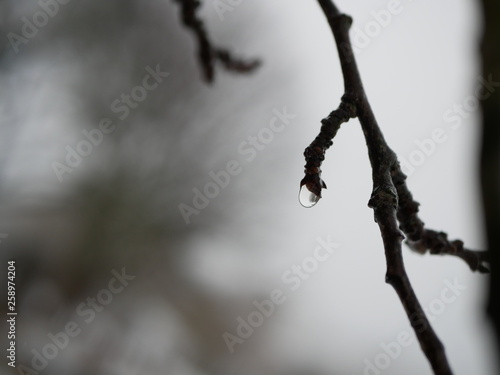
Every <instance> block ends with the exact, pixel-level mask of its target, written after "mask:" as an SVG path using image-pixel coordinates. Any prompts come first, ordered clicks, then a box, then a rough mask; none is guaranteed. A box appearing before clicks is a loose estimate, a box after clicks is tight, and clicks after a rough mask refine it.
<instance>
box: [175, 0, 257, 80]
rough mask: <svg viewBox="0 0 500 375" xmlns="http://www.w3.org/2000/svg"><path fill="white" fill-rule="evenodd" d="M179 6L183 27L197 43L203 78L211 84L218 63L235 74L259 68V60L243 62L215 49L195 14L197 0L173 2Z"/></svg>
mask: <svg viewBox="0 0 500 375" xmlns="http://www.w3.org/2000/svg"><path fill="white" fill-rule="evenodd" d="M174 1H175V2H177V3H179V4H180V5H181V12H182V21H183V23H184V25H185V26H186V27H187V28H188V29H190V30H192V32H193V33H194V34H195V36H196V39H197V41H198V60H199V62H200V65H201V68H202V71H203V78H204V79H205V81H207V82H208V83H212V82H213V80H214V76H215V63H216V62H217V61H218V62H220V63H221V64H222V66H223V67H224V68H225V69H226V70H228V71H232V72H236V73H250V72H253V71H254V70H255V69H256V68H257V67H259V65H260V64H261V63H260V60H258V59H251V60H244V59H240V58H237V57H235V56H233V55H232V53H231V52H230V51H229V50H227V49H224V48H219V47H216V46H214V45H213V44H212V42H211V41H210V39H209V38H208V33H207V31H206V30H205V25H204V24H203V21H202V20H201V19H200V18H199V17H198V16H197V14H196V12H197V9H198V7H199V6H200V5H201V3H200V1H199V0H174Z"/></svg>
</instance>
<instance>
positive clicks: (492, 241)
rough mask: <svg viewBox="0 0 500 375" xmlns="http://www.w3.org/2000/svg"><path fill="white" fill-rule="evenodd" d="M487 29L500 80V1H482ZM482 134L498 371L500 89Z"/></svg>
mask: <svg viewBox="0 0 500 375" xmlns="http://www.w3.org/2000/svg"><path fill="white" fill-rule="evenodd" d="M480 3H481V6H482V10H483V19H484V28H483V35H482V40H481V60H482V72H483V76H484V77H487V76H489V75H491V76H492V77H493V78H494V80H495V81H498V80H499V79H500V49H499V48H498V46H499V45H500V23H499V22H498V19H499V17H500V3H499V2H498V1H495V0H481V1H480ZM481 110H482V115H483V120H482V135H481V138H482V139H481V155H480V163H479V167H480V168H479V170H480V176H479V177H480V181H481V195H482V201H483V212H484V221H485V224H486V233H485V234H486V239H487V243H488V248H489V249H490V251H491V254H490V257H491V259H490V260H491V262H490V265H491V278H490V283H489V293H488V294H489V295H488V305H487V311H488V315H489V317H490V319H491V322H492V323H493V324H492V326H493V329H494V330H495V333H496V341H497V342H496V343H497V353H498V355H497V356H496V359H497V371H499V370H500V360H499V358H500V350H499V349H500V296H499V293H500V277H499V276H500V193H499V192H500V173H499V170H498V165H499V163H500V90H498V89H497V90H495V91H493V92H492V93H491V96H490V97H489V98H487V99H486V100H481Z"/></svg>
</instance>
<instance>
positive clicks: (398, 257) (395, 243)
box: [301, 0, 479, 375]
mask: <svg viewBox="0 0 500 375" xmlns="http://www.w3.org/2000/svg"><path fill="white" fill-rule="evenodd" d="M318 3H319V5H320V6H321V8H322V10H323V12H324V14H325V16H326V17H327V19H328V23H329V24H330V27H331V29H332V32H333V35H334V37H335V41H336V45H337V50H338V53H339V58H340V63H341V67H342V74H343V76H344V89H345V93H344V96H343V97H342V102H341V105H340V106H339V109H337V110H336V111H334V112H332V114H331V115H330V118H333V119H334V120H333V121H325V120H324V121H323V122H322V123H323V125H322V127H321V132H320V135H319V136H318V137H317V138H316V139H315V140H314V141H313V142H312V143H311V145H310V146H309V147H308V148H307V149H306V151H305V152H304V155H305V157H306V166H305V173H306V177H305V178H304V180H302V181H301V185H306V187H307V188H308V189H309V190H310V191H311V192H312V193H314V194H316V195H317V196H318V199H319V197H321V189H322V188H323V184H324V183H323V181H322V180H321V178H320V173H321V170H320V166H321V162H322V161H323V159H324V152H325V151H326V149H327V148H328V147H329V146H330V145H331V144H332V139H333V137H334V136H335V134H336V133H337V130H338V129H339V128H340V124H341V123H342V122H346V121H348V120H349V118H351V117H358V118H359V121H360V123H361V127H362V130H363V133H364V136H365V140H366V144H367V147H368V154H369V158H370V163H371V166H372V179H373V191H372V195H371V198H370V200H369V202H368V205H369V207H371V208H373V210H374V214H375V221H376V222H377V223H378V225H379V228H380V232H381V235H382V240H383V243H384V249H385V256H386V262H387V273H386V282H387V283H389V284H391V285H392V287H393V288H394V289H395V291H396V293H397V294H398V296H399V298H400V300H401V303H402V304H403V307H404V309H405V311H406V314H407V316H408V319H409V320H410V323H411V325H412V327H413V329H414V331H415V334H416V335H417V338H418V341H419V343H420V346H421V348H422V351H423V352H424V354H425V355H426V357H427V359H428V360H429V362H430V365H431V367H432V369H433V371H434V374H436V375H450V374H452V371H451V369H450V366H449V364H448V360H447V358H446V354H445V350H444V346H443V344H442V343H441V341H440V340H439V338H438V337H437V335H436V333H435V332H434V330H433V328H432V327H431V325H430V323H429V321H428V319H427V317H426V316H425V313H424V311H423V309H422V306H421V305H420V302H419V301H418V299H417V296H416V294H415V292H414V291H413V288H412V286H411V283H410V281H409V279H408V275H407V274H406V270H405V267H404V263H403V257H402V241H403V239H404V235H403V233H402V232H401V230H400V227H399V225H398V217H399V218H400V219H401V220H402V223H403V225H402V227H403V228H402V229H403V230H405V229H407V230H410V229H413V230H415V229H416V227H415V226H414V225H410V221H411V220H415V218H417V219H418V216H416V213H417V212H418V209H417V210H416V211H415V210H414V212H411V213H410V214H408V215H407V212H406V211H405V210H408V207H410V206H416V207H418V204H416V202H414V201H413V198H412V196H411V194H410V193H409V190H408V189H407V187H406V182H405V178H406V176H404V174H402V172H401V171H400V168H399V163H398V160H397V156H396V154H395V153H394V151H392V150H391V149H390V147H389V146H388V145H387V142H386V141H385V139H384V136H383V134H382V132H381V130H380V127H379V126H378V124H377V121H376V119H375V116H374V114H373V112H372V109H371V107H370V104H369V102H368V99H367V97H366V94H365V90H364V88H363V85H362V81H361V77H360V75H359V71H358V68H357V65H356V61H355V58H354V54H353V51H352V46H351V42H350V39H349V29H350V26H351V23H352V19H351V18H350V17H349V16H347V15H344V14H342V13H340V12H339V10H338V9H337V7H336V6H335V5H334V3H333V1H331V0H318ZM346 108H348V110H345V109H346ZM405 194H406V195H405ZM401 205H402V206H401ZM415 225H417V227H418V228H420V229H423V223H422V222H421V221H420V219H418V222H417V223H416V224H415ZM420 226H421V227H420ZM415 233H416V234H417V235H418V234H420V235H421V237H419V238H418V240H419V241H421V240H423V237H422V235H423V234H425V233H427V234H428V235H429V238H430V237H431V236H430V235H431V234H432V233H433V232H432V231H425V230H420V231H418V230H417V231H414V233H413V234H415ZM413 238H417V237H413ZM431 242H432V241H429V242H428V243H426V244H425V245H426V246H427V245H432V243H431ZM455 248H456V249H460V251H456V253H457V254H456V255H458V253H461V255H462V257H463V258H464V259H465V258H467V256H465V255H463V254H465V252H464V249H463V246H462V247H460V246H458V244H457V243H455ZM467 254H469V253H468V252H467ZM470 264H471V263H469V265H470ZM477 269H479V267H478V268H477Z"/></svg>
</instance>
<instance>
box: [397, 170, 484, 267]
mask: <svg viewBox="0 0 500 375" xmlns="http://www.w3.org/2000/svg"><path fill="white" fill-rule="evenodd" d="M391 174H392V180H393V181H394V185H395V187H396V190H397V193H398V197H399V208H398V213H397V218H398V221H399V228H400V229H401V230H402V231H403V232H404V234H405V235H406V237H407V240H406V244H407V245H408V247H409V248H410V249H412V250H413V251H416V252H418V253H420V254H425V253H426V252H429V253H430V254H439V255H453V256H456V257H459V258H461V259H463V260H464V261H465V262H466V263H467V264H468V266H469V267H470V269H471V270H472V271H478V272H480V273H488V272H489V269H488V268H487V267H486V263H489V256H488V254H489V253H488V252H487V251H475V250H469V249H466V248H465V247H464V243H463V241H461V240H453V241H450V240H448V235H447V234H446V233H444V232H438V231H435V230H432V229H427V228H425V223H424V222H423V221H422V220H421V219H420V217H419V216H418V207H419V203H418V202H416V201H415V200H414V199H413V195H412V194H411V192H410V190H409V189H408V186H407V185H406V175H405V174H404V173H403V172H402V171H401V167H400V166H399V164H394V166H393V168H392V172H391Z"/></svg>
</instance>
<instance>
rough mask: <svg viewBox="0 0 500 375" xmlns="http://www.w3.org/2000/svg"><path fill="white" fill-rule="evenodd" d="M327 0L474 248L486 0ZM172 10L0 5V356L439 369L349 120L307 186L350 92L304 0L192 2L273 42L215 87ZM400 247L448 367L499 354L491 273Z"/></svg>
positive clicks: (419, 186)
mask: <svg viewBox="0 0 500 375" xmlns="http://www.w3.org/2000/svg"><path fill="white" fill-rule="evenodd" d="M337 5H338V6H339V7H340V8H341V9H342V10H343V11H345V12H346V13H348V14H350V15H352V16H353V18H354V24H353V29H352V34H351V35H352V36H353V43H354V47H355V48H356V55H357V59H358V64H359V68H360V71H361V74H362V77H363V80H364V84H365V88H366V91H367V95H368V97H369V99H370V101H371V104H372V107H373V109H374V112H375V114H376V116H377V119H378V121H379V123H380V125H381V127H382V130H383V131H384V134H385V136H386V138H387V140H388V142H389V144H390V145H391V147H392V148H393V149H394V150H395V151H396V152H397V153H398V154H399V156H400V158H401V161H402V163H403V164H405V168H406V172H407V174H408V175H409V179H408V183H409V186H410V189H411V190H412V192H413V194H414V196H415V198H416V200H417V201H419V202H420V203H421V217H422V219H423V220H424V221H425V222H426V224H427V225H428V227H429V228H432V229H437V230H444V231H446V232H448V234H449V235H450V238H453V239H454V238H460V239H462V240H464V242H465V243H466V245H467V246H468V247H469V248H472V249H482V248H484V247H485V243H484V238H483V235H482V229H481V228H482V223H481V219H480V212H479V198H478V188H477V181H476V175H477V171H476V169H475V165H476V154H477V152H478V150H477V148H478V147H477V146H478V141H477V138H478V124H479V118H480V116H479V113H478V110H477V108H476V107H477V105H476V106H474V99H470V98H469V97H471V96H472V97H474V95H475V92H476V88H477V87H478V85H480V84H481V83H480V82H481V77H480V75H479V68H478V56H477V41H478V36H479V32H480V26H481V16H480V14H479V9H478V7H477V5H476V2H474V1H466V0H460V1H457V0H454V1H452V0H445V1H440V2H423V1H421V2H413V1H410V0H401V1H399V2H392V1H390V2H387V1H357V2H355V3H353V2H348V1H340V0H339V1H338V4H337ZM179 10H180V9H179V6H178V4H177V3H174V2H173V1H171V0H142V1H139V0H108V1H97V0H87V1H79V0H65V1H63V0H58V1H57V2H55V1H49V0H40V1H31V0H22V1H21V0H15V1H14V0H3V1H1V2H0V32H1V34H2V38H3V43H2V44H1V46H0V205H1V206H0V207H1V208H0V241H1V243H0V259H1V267H2V268H4V269H5V272H4V271H3V270H2V272H1V274H2V275H7V272H6V270H7V260H9V259H15V261H16V268H17V273H16V293H17V294H16V297H17V300H16V303H17V306H16V307H17V311H18V316H17V317H16V319H17V320H16V329H17V332H16V334H17V337H16V338H17V343H16V348H17V358H16V365H17V366H18V367H17V371H16V370H14V369H12V368H11V367H9V366H8V365H7V364H6V362H8V360H6V359H5V358H3V360H2V365H1V368H0V373H2V374H11V373H13V374H15V373H18V374H36V373H39V374H66V375H73V374H74V375H81V374H89V373H91V374H107V375H108V374H109V375H111V374H120V375H128V374H176V375H177V374H179V375H181V374H182V375H191V374H193V375H195V374H276V375H292V374H297V375H298V374H300V375H305V374H309V375H312V374H318V375H320V374H356V375H358V374H387V375H389V374H401V373H408V371H410V372H411V373H413V374H430V373H431V370H430V367H429V365H428V363H427V360H426V359H425V357H424V355H423V354H422V352H421V351H420V348H419V345H418V343H417V341H416V339H415V336H414V334H413V331H412V329H411V327H410V325H409V323H408V320H407V318H406V316H405V314H404V311H403V309H402V306H401V304H400V302H399V300H398V298H397V296H396V294H395V292H394V291H393V290H392V288H391V287H390V286H388V285H387V284H385V283H384V275H385V258H384V252H383V247H382V241H381V238H380V234H379V229H378V227H377V225H376V224H375V223H374V221H373V212H372V211H371V210H370V209H369V208H368V207H367V202H368V198H369V196H370V193H371V188H372V187H371V170H370V166H369V161H368V157H367V151H366V146H365V143H364V139H363V135H362V132H361V129H360V126H359V123H358V121H357V120H356V121H350V122H349V123H347V124H344V125H343V126H342V128H341V130H340V131H339V133H338V135H337V137H336V139H335V140H334V145H333V147H332V148H331V149H330V150H329V151H328V152H327V156H326V160H325V162H324V164H323V178H324V180H325V181H326V183H327V185H328V189H327V190H326V191H324V193H323V199H322V200H321V201H320V202H319V203H318V204H317V206H316V207H314V208H312V209H305V208H303V207H301V206H300V205H299V202H298V199H297V196H298V188H299V181H300V180H301V178H302V177H303V165H304V163H305V162H304V159H303V156H302V153H303V150H304V148H305V147H306V146H307V145H308V144H309V143H310V142H311V141H312V139H314V137H315V136H316V134H317V133H318V131H319V127H320V120H321V119H322V118H323V117H325V116H326V115H327V114H328V113H330V111H331V110H333V109H335V108H336V107H337V106H338V103H339V99H340V97H341V95H342V91H343V81H342V76H341V73H340V67H339V63H338V57H337V52H336V49H335V47H334V44H333V38H332V36H331V34H330V31H329V28H328V25H327V23H326V21H325V19H324V16H323V15H322V13H321V12H320V9H319V6H318V5H317V3H316V2H315V1H292V2H291V1H287V0H275V1H272V2H270V1H264V0H253V1H245V0H243V1H239V2H238V1H229V0H207V1H205V2H204V5H203V7H202V8H201V11H200V16H201V17H202V18H203V19H204V20H205V22H206V28H207V30H208V32H209V35H210V36H211V38H212V40H213V42H214V44H217V45H218V46H222V47H227V48H230V49H231V50H232V51H233V52H234V53H235V54H237V55H239V56H243V57H249V58H251V57H258V58H260V59H261V60H262V62H263V65H262V66H261V67H260V68H259V69H258V71H256V72H255V73H254V74H250V75H244V76H242V75H235V74H231V73H227V72H224V71H222V70H221V69H218V70H217V71H216V79H215V83H214V84H213V85H211V86H209V85H206V84H205V83H204V82H203V81H202V77H201V76H202V75H201V71H200V69H199V66H198V61H197V59H196V50H197V45H196V42H195V40H194V38H193V35H192V34H191V33H190V32H189V31H188V30H186V29H185V28H184V27H183V26H182V25H181V20H180V16H179ZM484 78H485V80H487V77H484ZM476 104H477V101H476ZM284 113H286V115H283V114H284ZM265 129H267V130H265ZM419 145H420V146H419ZM422 145H424V146H422ZM214 176H215V177H214ZM201 196H203V197H201ZM325 244H326V245H325ZM332 249H334V250H332ZM404 250H405V252H404V257H405V261H406V265H407V270H408V273H409V276H410V279H411V280H412V282H413V285H414V288H415V290H416V292H417V295H418V296H419V298H420V301H421V303H422V305H423V306H424V307H425V309H426V311H427V312H428V314H429V316H430V319H431V322H432V324H433V326H434V328H435V329H436V331H437V333H438V335H439V336H440V338H441V340H442V341H443V343H444V345H445V346H446V350H447V354H448V356H449V360H450V363H451V366H452V368H453V370H454V372H455V374H458V375H460V374H471V373H474V374H478V375H491V374H493V373H494V371H493V349H492V342H493V341H492V337H491V336H490V333H489V326H488V324H487V322H486V319H485V315H484V303H485V298H484V287H485V285H486V282H487V276H484V275H479V274H472V273H471V272H470V270H469V269H468V267H467V265H466V264H465V263H463V262H462V261H461V260H460V259H455V258H452V257H436V256H434V257H432V256H429V255H426V256H421V255H419V254H415V253H412V252H410V250H408V249H406V248H405V249H404ZM328 251H330V252H328ZM325 254H326V255H325ZM2 277H3V279H2V280H4V281H3V285H5V287H2V288H1V290H0V296H1V299H2V301H6V298H7V295H6V294H7V287H6V284H7V281H6V276H2ZM6 309H7V306H6V303H2V304H1V308H0V310H1V311H2V314H4V316H5V314H6V312H7V310H6ZM7 328H8V326H7V324H6V322H5V321H4V322H3V323H2V337H3V338H2V342H5V343H6V344H5V347H8V345H7V341H8V340H7V339H6V335H7ZM3 347H4V346H2V348H3ZM4 353H5V351H4Z"/></svg>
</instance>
